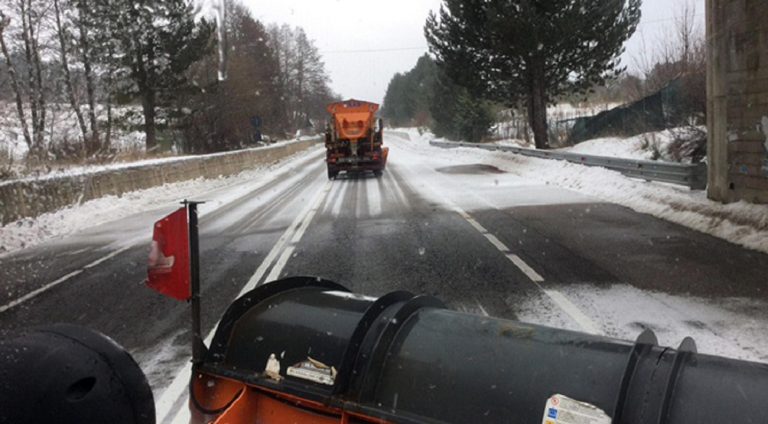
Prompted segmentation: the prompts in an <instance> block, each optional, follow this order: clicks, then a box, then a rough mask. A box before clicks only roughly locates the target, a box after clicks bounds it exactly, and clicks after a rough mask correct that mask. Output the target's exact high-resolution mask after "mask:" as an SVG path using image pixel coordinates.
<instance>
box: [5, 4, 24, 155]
mask: <svg viewBox="0 0 768 424" xmlns="http://www.w3.org/2000/svg"><path fill="white" fill-rule="evenodd" d="M10 24H11V18H10V17H8V16H6V15H5V13H4V12H3V11H0V50H2V53H3V57H4V58H5V64H6V66H7V67H8V75H9V76H10V78H11V87H12V88H13V93H14V97H15V99H16V113H17V114H18V117H19V123H20V124H21V131H22V133H23V134H24V141H25V142H26V143H27V147H29V148H31V147H32V137H31V136H30V134H29V126H28V124H27V118H26V115H25V113H24V101H23V99H22V94H21V87H20V86H19V80H18V77H17V75H16V74H17V73H16V67H15V66H14V65H13V62H12V61H11V55H10V53H9V52H8V45H7V44H6V42H5V30H6V28H8V26H9V25H10Z"/></svg>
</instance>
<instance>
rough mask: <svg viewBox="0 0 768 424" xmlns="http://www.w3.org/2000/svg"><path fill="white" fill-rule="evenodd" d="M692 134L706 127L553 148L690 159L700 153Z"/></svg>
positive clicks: (511, 142) (519, 143) (518, 143)
mask: <svg viewBox="0 0 768 424" xmlns="http://www.w3.org/2000/svg"><path fill="white" fill-rule="evenodd" d="M696 137H706V129H705V128H702V127H680V128H670V129H667V130H663V131H657V132H648V133H644V134H639V135H636V136H632V137H602V138H595V139H592V140H587V141H583V142H581V143H578V144H576V145H575V146H571V147H564V148H561V149H554V151H556V152H567V153H580V154H584V155H593V156H607V157H614V158H624V159H636V160H658V161H663V162H678V163H691V162H692V159H693V156H694V155H695V154H699V153H703V152H698V151H696V148H697V147H698V145H697V143H696V140H695V138H696ZM493 143H494V144H498V145H501V146H513V147H520V148H524V149H534V148H535V147H534V146H533V143H532V142H526V141H525V140H517V139H503V140H498V141H494V142H493Z"/></svg>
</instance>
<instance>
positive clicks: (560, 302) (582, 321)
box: [432, 190, 604, 335]
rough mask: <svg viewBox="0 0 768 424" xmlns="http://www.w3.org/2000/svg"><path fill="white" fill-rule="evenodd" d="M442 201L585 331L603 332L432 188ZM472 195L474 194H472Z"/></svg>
mask: <svg viewBox="0 0 768 424" xmlns="http://www.w3.org/2000/svg"><path fill="white" fill-rule="evenodd" d="M432 192H433V193H435V194H436V195H437V196H438V197H439V198H441V199H442V200H443V202H444V203H445V204H446V205H447V206H448V209H449V210H453V211H454V212H456V213H457V214H458V215H459V216H461V217H462V218H464V220H465V221H467V222H468V223H469V224H470V225H472V227H473V228H475V229H476V230H477V231H478V232H479V233H480V234H482V235H483V236H484V237H485V238H486V240H488V241H489V242H490V243H491V244H492V245H493V246H494V247H496V249H497V250H499V251H500V252H502V253H503V254H504V255H505V256H506V257H507V258H508V259H509V260H510V261H511V262H512V263H513V264H514V265H515V266H516V267H517V268H518V269H519V270H520V271H522V272H523V273H524V274H525V275H526V276H527V277H528V278H529V279H530V280H531V281H532V282H533V283H534V284H535V285H536V287H538V288H539V290H541V291H542V292H544V294H546V295H547V296H548V297H549V298H550V299H551V300H552V302H553V303H555V305H557V306H558V307H559V308H560V309H562V310H563V312H565V313H566V314H567V315H568V316H570V317H571V318H572V319H573V320H574V321H575V322H576V323H577V324H578V325H579V326H580V327H581V328H582V329H583V330H584V331H585V332H588V333H591V334H596V335H602V334H604V333H603V332H602V331H601V330H600V329H599V327H598V326H597V325H596V324H595V323H594V322H593V321H592V320H591V319H590V318H589V317H588V316H587V315H586V314H584V313H583V312H582V311H581V310H580V309H579V308H578V307H577V306H576V305H574V304H573V303H572V302H571V301H569V300H568V299H567V298H566V297H565V295H563V294H562V293H560V292H558V291H557V290H547V289H544V288H543V287H542V286H541V285H540V284H539V283H541V282H543V281H544V278H543V277H542V276H541V275H540V274H539V273H538V272H536V271H535V270H534V269H533V268H532V267H531V266H530V265H528V264H527V263H526V262H525V261H524V260H523V259H522V258H520V257H519V256H517V255H516V254H514V253H512V252H511V251H510V249H509V248H508V247H507V246H506V245H505V244H504V243H503V242H502V241H501V240H499V239H498V238H497V237H496V236H495V235H493V234H492V233H491V232H490V231H488V230H487V229H486V228H485V227H483V226H482V225H481V224H480V223H479V222H477V220H475V219H474V218H473V217H472V215H470V214H469V213H467V212H466V211H465V210H464V209H462V208H461V207H460V206H458V205H457V204H455V203H454V202H453V201H451V200H450V199H448V198H446V197H445V196H444V195H442V194H441V193H439V192H435V191H434V190H432ZM473 195H474V194H473Z"/></svg>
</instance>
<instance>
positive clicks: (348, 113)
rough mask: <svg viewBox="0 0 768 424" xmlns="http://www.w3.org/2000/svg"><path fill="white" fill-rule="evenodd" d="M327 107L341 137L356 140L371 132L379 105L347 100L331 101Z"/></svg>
mask: <svg viewBox="0 0 768 424" xmlns="http://www.w3.org/2000/svg"><path fill="white" fill-rule="evenodd" d="M326 109H327V110H328V113H330V114H331V115H332V116H333V121H334V125H335V127H336V134H338V136H339V138H341V139H347V140H356V139H359V138H364V137H366V136H367V135H368V134H369V133H370V131H371V129H372V128H373V125H374V121H375V116H376V111H378V110H379V105H377V104H376V103H371V102H364V101H360V100H347V101H343V102H336V103H331V104H329V105H328V107H327V108H326Z"/></svg>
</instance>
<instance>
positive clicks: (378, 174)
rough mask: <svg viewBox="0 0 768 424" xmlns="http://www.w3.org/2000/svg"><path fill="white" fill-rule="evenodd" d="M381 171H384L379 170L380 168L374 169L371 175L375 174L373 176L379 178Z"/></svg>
mask: <svg viewBox="0 0 768 424" xmlns="http://www.w3.org/2000/svg"><path fill="white" fill-rule="evenodd" d="M383 173H384V171H383V170H381V169H379V170H376V171H373V175H375V176H376V178H379V177H381V174H383Z"/></svg>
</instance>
